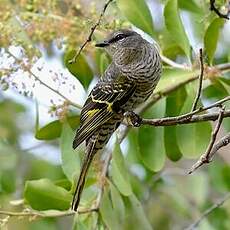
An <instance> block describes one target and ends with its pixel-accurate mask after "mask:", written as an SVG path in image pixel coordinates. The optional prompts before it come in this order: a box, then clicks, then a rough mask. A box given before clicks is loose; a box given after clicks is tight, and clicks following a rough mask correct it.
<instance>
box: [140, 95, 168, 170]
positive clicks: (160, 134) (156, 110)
mask: <svg viewBox="0 0 230 230" xmlns="http://www.w3.org/2000/svg"><path fill="white" fill-rule="evenodd" d="M164 113H165V100H164V99H163V100H161V101H160V102H158V103H157V104H155V105H154V106H152V108H150V109H149V110H148V111H147V112H145V114H144V117H151V118H156V117H163V116H164ZM138 143H139V149H140V151H139V154H140V156H139V157H140V159H141V160H142V162H143V163H144V165H145V166H146V167H147V168H148V169H150V170H152V171H154V172H156V171H159V170H161V169H162V167H163V166H164V162H165V147H164V128H163V127H151V126H141V127H140V128H139V132H138Z"/></svg>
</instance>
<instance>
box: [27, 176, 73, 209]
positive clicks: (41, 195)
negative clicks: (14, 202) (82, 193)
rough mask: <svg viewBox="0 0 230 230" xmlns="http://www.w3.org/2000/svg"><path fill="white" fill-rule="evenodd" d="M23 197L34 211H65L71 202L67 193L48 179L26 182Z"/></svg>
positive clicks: (70, 197)
mask: <svg viewBox="0 0 230 230" xmlns="http://www.w3.org/2000/svg"><path fill="white" fill-rule="evenodd" d="M24 197H25V199H26V201H27V202H28V203H29V204H30V206H31V207H32V208H33V209H36V210H48V209H57V210H67V209H68V208H69V207H70V202H71V200H72V195H71V194H70V193H69V192H67V191H66V190H65V189H63V188H61V187H58V186H56V185H55V184H54V183H53V182H52V181H50V180H48V179H40V180H32V181H27V182H26V185H25V190H24Z"/></svg>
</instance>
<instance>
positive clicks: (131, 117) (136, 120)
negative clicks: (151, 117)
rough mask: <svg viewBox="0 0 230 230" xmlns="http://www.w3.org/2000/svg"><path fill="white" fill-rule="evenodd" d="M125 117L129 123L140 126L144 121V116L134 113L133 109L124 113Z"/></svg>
mask: <svg viewBox="0 0 230 230" xmlns="http://www.w3.org/2000/svg"><path fill="white" fill-rule="evenodd" d="M124 119H125V121H126V122H127V124H128V125H131V126H134V127H139V126H140V125H141V122H142V118H141V117H140V116H139V115H138V114H136V113H134V112H133V111H127V112H125V113H124Z"/></svg>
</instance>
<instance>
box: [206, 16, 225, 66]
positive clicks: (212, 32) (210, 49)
mask: <svg viewBox="0 0 230 230" xmlns="http://www.w3.org/2000/svg"><path fill="white" fill-rule="evenodd" d="M223 25H224V19H221V18H215V19H214V20H213V21H212V22H211V24H210V25H209V26H208V29H207V30H206V32H205V36H204V47H205V51H206V53H207V55H208V59H209V64H212V61H213V57H214V54H215V51H216V47H217V43H218V38H219V31H220V28H221V27H222V26H223Z"/></svg>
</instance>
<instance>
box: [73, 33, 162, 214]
mask: <svg viewBox="0 0 230 230" xmlns="http://www.w3.org/2000/svg"><path fill="white" fill-rule="evenodd" d="M96 46H98V47H104V48H106V50H107V51H108V53H109V54H110V55H111V57H112V63H111V64H110V65H109V67H108V68H107V70H106V71H105V73H104V75H103V77H102V78H101V80H100V81H99V82H98V83H97V84H96V86H95V87H94V88H93V90H92V91H91V93H90V95H89V96H88V99H87V100H86V102H85V104H84V106H83V109H82V112H81V123H80V127H79V129H78V130H77V133H76V136H75V139H74V142H73V148H76V147H78V146H79V145H80V144H81V143H82V142H83V141H86V154H85V156H84V160H83V164H82V168H81V173H80V176H79V179H78V182H77V187H76V191H75V194H74V199H73V203H72V209H73V210H75V211H76V210H77V208H78V205H79V202H80V196H81V193H82V189H83V187H84V183H85V177H86V174H87V171H88V169H89V165H90V163H91V162H92V160H93V157H94V155H95V154H96V153H97V152H98V151H99V150H100V149H102V148H103V147H104V146H105V145H106V143H107V142H108V140H109V138H110V137H111V135H112V134H113V132H114V131H115V130H116V129H117V127H118V126H119V124H120V122H121V121H122V119H123V114H124V113H125V112H126V111H132V110H133V109H135V108H136V107H137V106H138V105H139V104H141V103H142V102H144V101H145V100H146V99H147V98H148V97H149V96H150V95H151V94H152V92H153V90H154V88H155V86H156V84H157V82H158V81H159V78H160V74H161V61H160V56H159V53H158V51H157V49H156V47H155V46H154V45H152V44H150V43H149V42H147V41H146V40H144V39H143V38H142V37H141V36H140V35H139V34H137V33H136V32H134V31H131V30H120V31H117V32H115V33H113V34H111V35H110V36H109V37H108V39H106V41H104V42H102V43H99V44H97V45H96Z"/></svg>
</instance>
